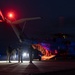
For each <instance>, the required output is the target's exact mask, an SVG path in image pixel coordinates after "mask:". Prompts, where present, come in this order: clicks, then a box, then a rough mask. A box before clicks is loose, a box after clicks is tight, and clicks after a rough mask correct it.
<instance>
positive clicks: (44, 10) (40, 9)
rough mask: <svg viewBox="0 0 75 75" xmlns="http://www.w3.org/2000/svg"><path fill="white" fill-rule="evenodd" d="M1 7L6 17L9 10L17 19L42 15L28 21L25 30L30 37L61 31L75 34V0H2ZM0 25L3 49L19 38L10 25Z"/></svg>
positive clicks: (0, 42)
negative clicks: (38, 18)
mask: <svg viewBox="0 0 75 75" xmlns="http://www.w3.org/2000/svg"><path fill="white" fill-rule="evenodd" d="M0 9H1V10H2V12H3V14H4V15H5V16H6V17H7V13H8V12H10V11H13V12H14V13H15V18H16V19H21V18H29V17H41V20H36V21H28V22H27V23H26V27H25V30H24V32H25V33H26V35H27V36H28V37H45V36H47V37H49V36H50V34H53V33H60V32H62V33H67V34H71V35H74V36H75V1H74V0H1V1H0ZM0 25H1V26H0V45H1V46H0V49H1V50H2V49H3V48H6V47H7V45H8V44H14V41H15V42H17V41H18V39H17V37H16V35H15V33H14V32H13V30H12V28H11V27H10V26H9V25H5V24H2V23H0ZM3 25H4V26H3ZM22 26H23V25H22ZM9 38H10V39H9Z"/></svg>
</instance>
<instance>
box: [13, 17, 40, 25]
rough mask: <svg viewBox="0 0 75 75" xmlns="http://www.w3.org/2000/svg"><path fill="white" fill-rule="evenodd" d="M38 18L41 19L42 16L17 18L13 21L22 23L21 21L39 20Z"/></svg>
mask: <svg viewBox="0 0 75 75" xmlns="http://www.w3.org/2000/svg"><path fill="white" fill-rule="evenodd" d="M37 19H41V17H34V18H24V19H20V20H16V21H14V22H12V24H20V23H23V22H25V21H30V20H37Z"/></svg>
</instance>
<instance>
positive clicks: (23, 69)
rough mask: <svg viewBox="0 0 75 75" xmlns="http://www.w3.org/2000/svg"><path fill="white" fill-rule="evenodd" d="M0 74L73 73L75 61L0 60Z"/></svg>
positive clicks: (62, 74) (74, 71) (55, 74)
mask: <svg viewBox="0 0 75 75" xmlns="http://www.w3.org/2000/svg"><path fill="white" fill-rule="evenodd" d="M0 75H75V61H33V63H29V61H23V63H18V62H17V61H11V63H8V61H0Z"/></svg>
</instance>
